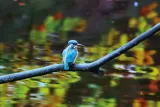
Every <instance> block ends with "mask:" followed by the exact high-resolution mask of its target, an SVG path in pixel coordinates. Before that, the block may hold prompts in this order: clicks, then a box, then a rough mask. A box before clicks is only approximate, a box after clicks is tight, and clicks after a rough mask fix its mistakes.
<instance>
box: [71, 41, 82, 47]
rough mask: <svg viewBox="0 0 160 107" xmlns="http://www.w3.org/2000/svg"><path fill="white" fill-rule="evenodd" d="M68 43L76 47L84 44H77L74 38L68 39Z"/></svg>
mask: <svg viewBox="0 0 160 107" xmlns="http://www.w3.org/2000/svg"><path fill="white" fill-rule="evenodd" d="M69 45H73V46H74V47H77V46H81V47H84V45H82V44H79V43H78V42H77V41H76V40H69V41H68V46H69Z"/></svg>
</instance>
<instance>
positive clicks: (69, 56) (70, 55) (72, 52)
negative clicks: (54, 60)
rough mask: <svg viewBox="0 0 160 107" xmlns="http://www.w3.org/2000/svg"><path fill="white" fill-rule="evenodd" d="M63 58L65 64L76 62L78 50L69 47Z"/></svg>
mask: <svg viewBox="0 0 160 107" xmlns="http://www.w3.org/2000/svg"><path fill="white" fill-rule="evenodd" d="M62 56H63V62H74V61H75V58H76V56H77V50H76V49H70V47H67V48H66V49H65V50H64V51H63V53H62Z"/></svg>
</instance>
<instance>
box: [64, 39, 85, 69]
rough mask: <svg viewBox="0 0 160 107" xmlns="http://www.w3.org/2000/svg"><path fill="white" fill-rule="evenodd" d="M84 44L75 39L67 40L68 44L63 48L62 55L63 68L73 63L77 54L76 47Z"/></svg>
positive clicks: (67, 67)
mask: <svg viewBox="0 0 160 107" xmlns="http://www.w3.org/2000/svg"><path fill="white" fill-rule="evenodd" d="M79 46H84V45H82V44H79V43H78V42H77V41H76V40H69V41H68V46H67V47H66V48H65V49H64V50H63V52H62V57H63V61H62V62H63V64H64V70H69V68H70V67H72V65H73V64H74V62H75V60H76V58H77V56H78V49H77V48H78V47H79Z"/></svg>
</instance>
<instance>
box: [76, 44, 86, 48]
mask: <svg viewBox="0 0 160 107" xmlns="http://www.w3.org/2000/svg"><path fill="white" fill-rule="evenodd" d="M77 46H81V47H85V46H84V45H82V44H77Z"/></svg>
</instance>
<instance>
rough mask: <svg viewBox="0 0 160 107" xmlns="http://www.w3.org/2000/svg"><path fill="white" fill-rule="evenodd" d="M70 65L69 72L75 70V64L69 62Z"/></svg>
mask: <svg viewBox="0 0 160 107" xmlns="http://www.w3.org/2000/svg"><path fill="white" fill-rule="evenodd" d="M68 65H69V70H73V68H74V63H72V62H69V63H68ZM74 72H75V71H74Z"/></svg>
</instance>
